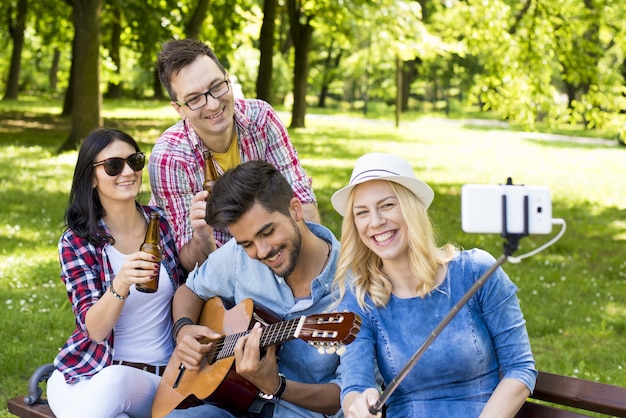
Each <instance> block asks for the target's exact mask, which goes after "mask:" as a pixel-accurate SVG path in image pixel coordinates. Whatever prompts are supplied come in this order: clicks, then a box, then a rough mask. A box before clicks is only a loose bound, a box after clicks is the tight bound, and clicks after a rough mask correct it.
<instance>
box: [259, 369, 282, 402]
mask: <svg viewBox="0 0 626 418" xmlns="http://www.w3.org/2000/svg"><path fill="white" fill-rule="evenodd" d="M278 378H279V379H280V383H279V384H278V389H276V392H274V393H265V392H263V391H262V390H259V398H261V399H266V400H268V401H271V400H275V401H278V400H280V399H282V397H283V394H284V393H285V389H287V378H286V377H285V375H284V374H282V373H278Z"/></svg>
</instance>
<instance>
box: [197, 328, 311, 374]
mask: <svg viewBox="0 0 626 418" xmlns="http://www.w3.org/2000/svg"><path fill="white" fill-rule="evenodd" d="M299 322H300V319H299V318H298V319H290V320H288V321H283V322H279V323H276V324H270V325H269V326H268V327H266V329H265V330H264V331H263V335H262V336H261V346H262V347H266V346H268V345H273V344H275V343H278V342H281V341H287V340H289V339H292V338H295V337H294V336H293V333H294V331H295V329H297V327H298V323H299ZM249 333H250V331H249V330H248V331H244V332H239V333H237V334H230V335H226V336H224V337H222V338H220V339H219V340H216V341H215V342H214V344H213V348H212V349H211V351H210V352H209V353H208V355H207V357H209V363H213V362H215V361H217V360H221V359H224V358H227V357H232V356H233V355H234V353H235V345H236V344H237V341H238V340H239V338H241V337H243V336H245V335H247V334H249ZM289 337H291V338H289Z"/></svg>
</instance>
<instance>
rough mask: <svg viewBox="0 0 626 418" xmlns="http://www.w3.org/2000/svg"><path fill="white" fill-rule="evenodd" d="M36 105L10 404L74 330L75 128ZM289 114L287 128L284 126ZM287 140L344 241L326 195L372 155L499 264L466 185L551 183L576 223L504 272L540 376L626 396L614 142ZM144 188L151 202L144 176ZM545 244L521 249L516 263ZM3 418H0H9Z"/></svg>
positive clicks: (8, 348) (15, 191)
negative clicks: (71, 212)
mask: <svg viewBox="0 0 626 418" xmlns="http://www.w3.org/2000/svg"><path fill="white" fill-rule="evenodd" d="M32 106H33V104H32V103H31V105H30V107H29V106H27V105H23V107H22V109H20V112H26V114H25V115H20V114H19V113H17V112H16V106H15V104H13V105H12V106H11V105H6V104H0V120H1V121H2V122H1V123H0V190H1V191H2V205H0V219H2V221H1V222H0V315H1V317H2V322H3V326H2V328H1V330H0V398H2V402H4V400H6V399H7V398H10V397H13V396H17V395H18V394H20V393H24V392H25V391H26V386H27V380H28V377H29V376H30V374H31V373H32V371H33V370H34V369H35V368H36V367H37V366H39V365H40V364H43V363H47V362H51V361H52V360H53V358H54V355H55V353H56V351H57V350H58V349H59V348H60V347H61V346H62V345H63V343H64V342H65V339H66V338H67V336H68V335H69V334H70V331H71V329H72V327H73V317H72V313H71V309H70V306H69V303H68V302H67V298H66V296H65V290H64V287H63V286H62V284H61V282H60V280H59V267H58V261H57V254H56V242H57V239H58V237H59V236H60V234H61V231H62V226H63V225H62V224H63V212H64V209H65V204H66V202H67V195H68V192H69V186H70V182H71V177H72V171H73V165H74V163H75V158H76V153H75V152H70V153H65V154H62V155H54V150H55V149H56V147H57V146H58V145H59V144H60V143H61V142H62V141H63V140H64V139H65V135H66V132H67V131H68V126H69V122H68V121H67V120H64V119H62V118H60V117H57V116H53V115H56V114H58V113H59V112H60V103H59V102H54V101H53V102H51V103H50V104H49V105H45V106H41V107H40V108H38V109H34V108H33V107H32ZM7 108H10V110H11V111H10V112H9V111H8V110H7ZM33 109H34V110H33ZM41 112H53V113H48V114H42V113H41ZM104 116H105V124H107V125H109V126H115V127H121V128H122V129H125V130H127V131H129V132H130V133H131V134H132V135H134V136H135V137H136V138H137V139H138V140H139V141H140V142H141V146H142V148H143V149H144V150H145V151H149V150H150V148H151V146H152V144H153V143H154V141H155V139H156V137H157V136H158V134H159V132H160V131H161V130H163V129H164V128H165V127H167V126H169V125H170V124H171V123H172V122H173V121H174V120H175V116H176V115H175V114H174V111H173V110H172V109H171V108H169V107H168V106H167V105H163V104H158V103H143V102H138V103H135V102H130V101H124V102H117V103H113V104H107V105H106V106H105V109H104ZM281 117H284V118H285V120H286V121H287V119H288V118H289V115H288V114H287V113H282V112H281ZM137 118H139V119H137ZM390 120H391V119H390ZM291 134H292V138H293V141H294V143H295V144H296V147H297V149H298V151H299V155H300V158H301V160H302V162H303V164H304V166H305V168H306V169H307V171H308V173H309V174H310V175H311V176H312V177H313V184H314V187H315V190H316V193H317V197H318V201H319V206H320V211H321V214H322V219H323V222H324V223H325V224H326V225H327V226H329V227H330V228H331V229H332V230H333V231H334V232H335V233H336V234H337V235H338V236H339V230H340V222H341V220H340V218H339V216H338V215H337V214H335V213H334V211H333V210H332V208H331V206H330V203H329V201H330V196H331V194H332V193H333V192H334V191H335V190H336V189H338V188H339V187H341V186H343V185H344V184H345V183H346V182H347V180H348V178H349V176H350V171H351V169H352V166H353V163H354V161H355V159H356V158H358V156H360V155H361V154H363V153H365V152H369V151H385V152H390V153H394V154H398V155H401V156H404V157H405V158H407V159H408V160H409V161H410V162H411V163H412V164H413V166H414V167H415V171H416V173H417V174H418V176H419V177H420V178H422V179H423V180H425V181H426V182H428V183H429V184H430V185H431V186H432V187H433V188H434V189H435V193H436V198H435V201H434V204H433V206H432V217H433V220H434V221H435V224H436V225H437V229H438V231H439V235H440V238H441V240H442V241H444V240H445V241H452V242H454V243H456V244H457V245H459V246H461V247H464V248H471V247H475V246H479V247H482V248H485V249H486V250H488V251H490V252H491V253H492V254H494V256H498V255H499V254H500V253H501V249H502V239H501V238H500V237H499V236H496V235H481V234H476V235H470V234H465V233H463V232H462V230H461V223H460V196H459V193H460V188H461V186H462V185H463V184H465V183H489V184H497V183H502V182H504V181H506V178H507V177H512V179H513V181H514V182H515V183H524V184H528V185H543V186H548V187H549V188H550V190H551V192H552V200H553V213H554V217H558V218H563V219H565V220H566V221H567V232H566V233H565V236H564V237H563V238H562V239H561V240H560V241H559V242H558V243H557V244H556V245H554V246H553V247H550V248H548V249H547V250H545V251H544V252H542V253H540V254H538V255H536V256H534V257H531V258H529V259H525V260H524V261H522V263H520V264H505V266H504V267H505V270H506V271H507V272H508V273H509V274H510V276H511V278H512V279H513V280H514V281H515V283H516V284H517V285H518V286H519V297H520V300H521V303H522V309H523V310H524V313H525V316H526V319H527V326H528V331H529V334H530V337H531V343H532V346H533V350H534V353H535V357H536V360H537V365H538V368H539V369H542V370H546V371H551V372H555V373H561V374H566V375H571V376H578V377H582V378H586V379H592V380H599V381H603V382H607V383H613V384H617V385H621V386H626V371H625V370H624V367H625V366H626V350H624V346H626V302H625V301H626V251H625V249H626V247H625V246H624V244H625V243H626V149H620V148H617V147H615V146H614V144H613V142H610V141H607V142H606V144H592V145H589V144H578V143H575V142H547V141H538V140H532V139H522V138H521V137H520V136H519V135H518V134H516V133H514V132H510V131H507V130H502V129H493V130H492V129H488V128H485V127H482V128H481V127H478V126H466V125H463V124H462V123H461V122H459V121H454V122H453V121H447V120H443V119H439V118H429V117H423V118H420V119H417V120H415V121H413V122H406V121H403V122H402V123H401V126H400V128H399V129H396V128H395V127H394V125H393V123H392V122H385V121H378V122H372V121H363V120H361V119H357V118H350V117H345V116H328V115H324V116H321V115H320V116H315V115H309V116H307V128H303V129H298V130H296V131H293V132H291ZM144 189H145V191H146V193H145V194H144V196H143V197H142V200H143V201H147V196H148V182H147V172H146V171H145V170H144ZM554 232H555V233H556V228H555V230H554ZM547 239H548V237H545V236H533V237H528V238H524V239H523V240H522V242H521V247H520V250H519V251H518V253H517V254H516V255H520V254H522V253H524V252H526V251H529V250H531V249H533V248H535V247H537V246H538V245H540V244H542V243H543V242H545V241H546V240H547ZM420 366H421V365H420V364H419V363H418V365H417V366H416V367H420ZM2 411H6V409H4V410H0V417H3V416H7V413H6V412H2Z"/></svg>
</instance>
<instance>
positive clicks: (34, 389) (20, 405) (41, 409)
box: [7, 363, 55, 418]
mask: <svg viewBox="0 0 626 418" xmlns="http://www.w3.org/2000/svg"><path fill="white" fill-rule="evenodd" d="M53 371H54V365H53V364H52V363H48V364H44V365H43V366H41V367H39V368H37V370H35V372H34V373H33V374H32V376H31V377H30V379H29V380H28V395H26V396H18V397H17V398H13V399H9V402H7V407H8V409H9V412H10V413H11V414H13V415H17V416H18V417H22V418H55V417H54V414H53V413H52V411H51V410H50V407H49V406H48V402H47V401H46V399H45V398H43V397H42V396H41V395H42V394H43V390H42V389H41V386H40V384H41V383H44V382H46V381H48V378H50V375H52V372H53Z"/></svg>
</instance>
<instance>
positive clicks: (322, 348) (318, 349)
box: [317, 345, 326, 354]
mask: <svg viewBox="0 0 626 418" xmlns="http://www.w3.org/2000/svg"><path fill="white" fill-rule="evenodd" d="M317 352H318V353H320V354H324V353H325V352H326V350H325V349H324V346H322V345H320V346H318V347H317Z"/></svg>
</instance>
